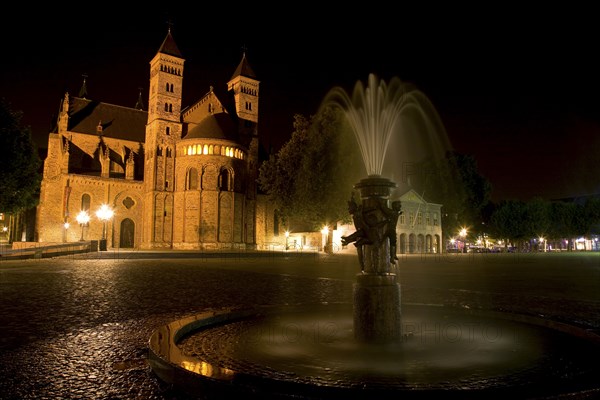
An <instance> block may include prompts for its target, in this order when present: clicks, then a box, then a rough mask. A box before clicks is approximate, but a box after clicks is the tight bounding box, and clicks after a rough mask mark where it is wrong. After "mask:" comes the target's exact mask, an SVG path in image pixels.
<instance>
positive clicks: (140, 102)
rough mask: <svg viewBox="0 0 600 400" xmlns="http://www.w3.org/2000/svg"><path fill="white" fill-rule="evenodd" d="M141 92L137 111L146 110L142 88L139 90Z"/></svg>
mask: <svg viewBox="0 0 600 400" xmlns="http://www.w3.org/2000/svg"><path fill="white" fill-rule="evenodd" d="M138 89H139V90H140V93H139V94H138V99H137V102H136V103H135V109H136V110H143V109H144V101H143V100H142V88H138Z"/></svg>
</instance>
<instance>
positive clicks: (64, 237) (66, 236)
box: [63, 222, 71, 242]
mask: <svg viewBox="0 0 600 400" xmlns="http://www.w3.org/2000/svg"><path fill="white" fill-rule="evenodd" d="M70 226H71V224H69V223H68V222H65V223H64V224H63V227H64V228H65V229H64V230H63V242H66V241H67V238H68V236H69V235H68V231H69V227H70Z"/></svg>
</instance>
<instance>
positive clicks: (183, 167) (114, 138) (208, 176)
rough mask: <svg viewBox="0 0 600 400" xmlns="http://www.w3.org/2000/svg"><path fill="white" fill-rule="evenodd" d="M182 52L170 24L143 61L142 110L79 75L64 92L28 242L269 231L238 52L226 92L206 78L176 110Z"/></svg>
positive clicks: (219, 244)
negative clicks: (99, 97) (91, 88)
mask: <svg viewBox="0 0 600 400" xmlns="http://www.w3.org/2000/svg"><path fill="white" fill-rule="evenodd" d="M142 61H143V60H142ZM184 62H185V60H184V58H183V56H182V55H181V53H180V51H179V49H178V48H177V45H176V44H175V41H174V39H173V37H172V35H171V32H170V31H169V32H168V34H167V36H166V38H165V40H164V41H163V43H162V45H161V47H160V49H159V51H158V52H157V53H156V55H155V56H154V58H153V59H152V60H151V61H150V90H149V98H148V100H149V101H148V110H143V106H142V105H141V103H142V102H141V101H138V104H137V105H136V107H135V108H129V107H122V106H117V105H112V104H107V103H103V102H98V101H95V100H90V99H88V98H87V91H86V90H85V81H84V87H83V88H82V91H81V92H80V94H79V96H77V97H72V96H70V95H69V94H68V93H67V94H65V97H64V99H63V101H62V104H61V107H60V110H59V117H58V121H57V126H56V128H55V129H54V130H53V132H51V133H50V134H49V138H48V155H47V158H46V159H45V161H44V172H43V180H42V185H41V196H40V204H39V206H38V209H37V213H36V215H37V221H36V235H37V238H36V239H37V241H39V242H45V243H47V242H70V241H78V240H81V239H84V240H98V239H100V238H102V235H103V234H104V232H105V235H106V240H107V244H108V247H112V248H140V249H216V248H242V247H243V248H255V247H257V239H258V240H264V238H265V237H266V236H269V235H270V234H272V233H267V231H266V229H267V228H266V227H265V226H264V224H265V223H266V221H268V220H269V217H268V216H266V215H265V214H264V213H267V212H272V207H270V206H269V205H268V204H267V203H266V200H265V198H264V197H262V196H259V195H258V193H257V187H256V178H257V176H258V166H259V163H260V160H259V137H258V100H259V81H258V80H257V79H256V76H255V74H254V72H253V71H252V69H251V68H250V65H249V64H248V61H247V59H246V56H245V54H244V56H243V57H242V60H241V62H240V64H239V65H238V67H237V69H236V70H235V72H234V73H233V75H232V77H231V79H230V80H229V82H227V85H226V90H225V92H224V93H222V94H219V95H217V92H216V91H215V90H214V88H213V87H211V88H210V90H209V92H208V93H207V94H205V95H204V96H203V97H201V98H200V100H198V101H197V102H196V103H194V104H192V105H191V106H189V107H186V108H183V107H182V91H183V86H184V85H183V77H184ZM102 204H108V205H109V206H110V207H111V208H112V210H114V216H113V217H112V218H111V219H110V220H108V221H106V222H103V221H101V220H99V219H98V218H97V217H96V215H95V212H96V210H98V209H99V208H100V206H101V205H102ZM82 210H84V211H87V212H88V214H89V215H90V217H91V219H90V221H89V222H88V223H87V224H85V225H80V224H79V223H78V222H77V220H76V216H77V214H78V213H80V212H81V211H82ZM67 224H68V225H67Z"/></svg>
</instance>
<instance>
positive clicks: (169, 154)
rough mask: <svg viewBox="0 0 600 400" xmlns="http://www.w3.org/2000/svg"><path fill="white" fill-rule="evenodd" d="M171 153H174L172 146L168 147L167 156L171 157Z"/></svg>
mask: <svg viewBox="0 0 600 400" xmlns="http://www.w3.org/2000/svg"><path fill="white" fill-rule="evenodd" d="M171 155H172V150H171V148H170V147H167V157H168V158H171Z"/></svg>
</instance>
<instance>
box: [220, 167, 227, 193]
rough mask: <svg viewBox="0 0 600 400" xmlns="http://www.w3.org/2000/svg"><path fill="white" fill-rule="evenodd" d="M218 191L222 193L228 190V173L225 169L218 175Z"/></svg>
mask: <svg viewBox="0 0 600 400" xmlns="http://www.w3.org/2000/svg"><path fill="white" fill-rule="evenodd" d="M219 189H220V190H222V191H227V190H229V171H228V170H227V169H225V168H224V169H222V170H221V173H220V174H219Z"/></svg>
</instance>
